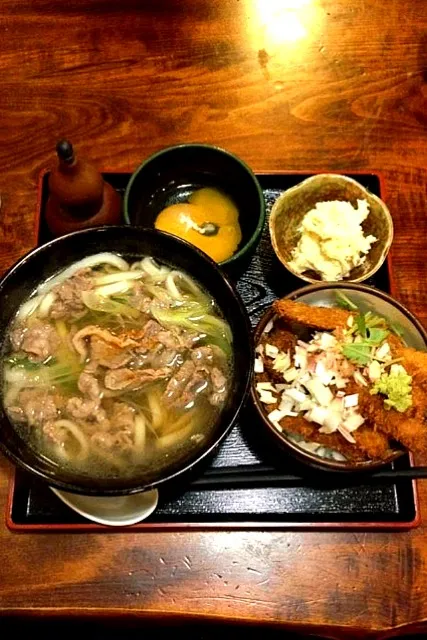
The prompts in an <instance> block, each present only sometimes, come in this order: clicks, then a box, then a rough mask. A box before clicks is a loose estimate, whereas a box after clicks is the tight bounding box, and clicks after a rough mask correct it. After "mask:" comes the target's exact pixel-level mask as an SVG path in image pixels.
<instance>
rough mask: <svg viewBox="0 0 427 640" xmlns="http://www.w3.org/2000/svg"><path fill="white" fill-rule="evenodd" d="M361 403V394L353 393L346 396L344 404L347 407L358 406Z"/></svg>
mask: <svg viewBox="0 0 427 640" xmlns="http://www.w3.org/2000/svg"><path fill="white" fill-rule="evenodd" d="M358 404H359V394H358V393H352V394H351V395H350V396H344V406H345V408H346V409H348V408H349V407H357V405H358Z"/></svg>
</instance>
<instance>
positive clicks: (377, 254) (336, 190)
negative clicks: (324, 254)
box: [269, 173, 393, 284]
mask: <svg viewBox="0 0 427 640" xmlns="http://www.w3.org/2000/svg"><path fill="white" fill-rule="evenodd" d="M358 199H365V200H367V201H368V203H369V210H370V213H369V216H368V217H367V218H366V220H365V221H364V222H363V224H362V228H363V231H364V233H365V235H369V234H372V235H374V236H375V237H376V238H378V240H377V242H375V243H374V244H373V245H372V247H371V250H370V251H369V253H368V255H367V258H366V260H365V262H364V263H363V264H362V265H360V266H359V267H355V268H354V269H353V270H352V271H351V272H350V275H349V276H348V277H347V278H344V280H343V282H362V281H363V280H367V279H368V278H370V277H371V276H373V275H374V273H375V272H376V271H378V269H379V268H380V267H381V265H382V264H383V262H384V260H385V259H386V257H387V254H388V252H389V249H390V245H391V243H392V241H393V220H392V217H391V215H390V212H389V210H388V208H387V206H386V205H385V204H384V202H383V201H382V200H380V198H378V197H377V196H376V195H374V194H373V193H371V192H370V191H368V190H367V189H365V187H362V185H361V184H359V183H358V182H356V180H353V179H352V178H347V177H346V176H342V175H336V174H332V173H324V174H319V175H315V176H312V177H311V178H307V179H306V180H303V181H302V182H300V184H297V185H296V186H295V187H291V188H290V189H288V190H287V191H285V192H284V193H282V195H281V196H279V198H278V199H277V200H276V202H275V203H274V205H273V208H272V210H271V214H270V222H269V225H270V237H271V242H272V245H273V249H274V251H275V253H276V255H277V257H278V258H279V260H280V262H281V263H282V264H283V265H284V266H285V267H286V268H287V269H288V270H289V271H290V272H291V273H293V275H295V276H296V277H297V278H301V280H305V281H306V282H310V283H312V284H315V283H317V282H322V279H321V277H320V275H319V274H318V273H316V272H315V271H305V272H304V273H302V274H299V273H296V272H295V271H294V270H293V269H292V267H291V266H290V265H289V263H290V261H291V253H292V250H293V249H294V247H295V246H296V245H297V244H298V240H299V238H300V232H299V231H298V229H299V227H300V225H301V221H302V219H303V217H304V216H305V214H306V213H308V211H310V209H313V207H315V205H316V203H317V202H322V201H326V200H347V201H349V202H351V204H352V205H353V206H354V207H356V206H357V202H356V201H357V200H358Z"/></svg>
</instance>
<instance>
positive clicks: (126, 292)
mask: <svg viewBox="0 0 427 640" xmlns="http://www.w3.org/2000/svg"><path fill="white" fill-rule="evenodd" d="M231 345H232V336H231V332H230V328H229V326H228V324H227V323H226V321H225V320H224V318H223V317H222V315H221V313H220V311H219V309H218V307H217V305H216V303H215V301H214V300H213V299H212V297H211V296H210V295H209V294H208V293H206V292H205V291H204V290H203V289H202V288H201V287H200V286H199V284H198V283H197V282H196V281H195V280H194V279H193V278H191V277H190V276H189V275H188V274H186V273H184V272H182V271H178V270H175V269H170V268H169V267H167V266H165V265H159V264H157V263H156V262H155V261H154V260H153V259H152V258H150V257H145V258H143V259H142V260H140V261H137V262H134V263H132V264H129V263H128V262H126V260H124V259H123V258H122V257H121V256H119V255H116V254H113V253H100V254H97V255H93V256H89V257H88V258H85V259H84V260H81V261H79V262H76V263H74V264H72V265H71V266H70V267H68V268H66V269H64V270H63V271H61V272H60V273H58V274H57V275H55V276H54V277H53V278H51V279H49V280H48V281H46V282H43V283H42V284H41V285H40V286H39V287H38V289H37V290H36V291H35V292H34V294H33V295H32V296H31V297H30V298H29V299H28V300H27V301H26V302H24V303H23V304H22V305H21V307H20V308H19V310H18V312H17V314H16V317H15V319H14V321H13V322H12V324H11V326H10V328H9V330H8V350H7V353H5V354H4V356H3V402H4V405H5V408H6V411H7V414H8V416H9V419H10V420H11V421H12V423H13V424H14V425H15V427H16V429H18V430H19V433H20V435H21V436H22V437H23V438H25V439H26V440H27V441H28V442H29V443H30V445H31V446H32V447H34V448H35V449H36V450H37V451H38V452H39V453H40V454H41V455H43V456H45V457H48V458H49V459H51V460H53V461H54V462H56V463H57V464H59V465H67V466H69V467H70V468H71V469H73V470H76V471H78V472H79V473H83V474H86V475H89V476H105V475H116V476H117V475H125V476H127V475H131V474H134V473H136V472H138V471H141V470H142V471H144V470H152V469H161V468H163V467H165V466H167V465H170V464H171V463H173V461H174V460H178V459H180V458H181V457H182V456H186V455H187V454H188V452H189V451H191V450H192V449H194V448H195V447H199V446H200V444H201V443H202V442H203V440H204V439H205V438H207V437H208V434H209V431H210V430H211V429H212V428H213V426H214V424H215V423H216V421H217V419H218V416H219V414H220V412H221V410H222V409H223V407H224V405H225V403H226V400H227V397H228V393H229V387H230V374H231V368H232V364H233V363H232V348H231Z"/></svg>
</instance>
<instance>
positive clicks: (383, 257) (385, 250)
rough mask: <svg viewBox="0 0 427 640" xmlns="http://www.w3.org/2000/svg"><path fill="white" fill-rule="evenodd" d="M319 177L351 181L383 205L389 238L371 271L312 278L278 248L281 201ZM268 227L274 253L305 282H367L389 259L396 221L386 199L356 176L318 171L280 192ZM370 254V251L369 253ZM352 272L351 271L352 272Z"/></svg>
mask: <svg viewBox="0 0 427 640" xmlns="http://www.w3.org/2000/svg"><path fill="white" fill-rule="evenodd" d="M319 178H323V179H324V178H330V179H333V180H335V181H337V182H349V183H350V184H352V185H355V186H357V187H358V188H360V189H361V190H362V191H363V192H364V193H365V194H366V195H367V197H368V198H371V199H372V200H374V201H375V202H377V204H378V205H379V206H380V207H381V209H382V211H383V213H384V215H385V218H386V220H387V222H388V224H387V238H386V241H385V243H384V247H383V250H382V252H381V255H380V258H379V260H378V261H377V262H376V263H375V264H374V265H373V266H372V267H371V269H370V270H369V271H367V272H366V273H365V274H363V275H361V276H359V277H358V278H351V277H347V278H344V279H343V280H329V281H328V280H318V279H316V278H311V277H310V276H307V275H305V274H304V273H297V272H296V271H294V269H292V267H290V266H289V263H288V262H287V261H286V260H285V259H284V258H283V256H282V255H281V252H280V251H279V248H278V244H277V241H276V233H275V229H274V224H275V222H276V219H277V218H278V216H279V214H280V211H279V207H280V205H281V203H282V202H283V201H284V200H286V197H287V196H289V194H291V193H294V192H296V191H298V190H300V189H304V188H305V187H306V186H307V185H309V184H310V183H311V182H315V181H316V180H318V179H319ZM268 228H269V232H270V240H271V244H272V247H273V250H274V253H275V255H276V257H277V259H278V260H279V261H280V263H281V264H282V265H283V266H284V267H285V268H286V269H287V270H288V271H289V272H290V273H291V274H292V275H293V276H295V277H296V278H299V279H300V280H303V281H304V282H309V283H310V284H317V283H320V284H321V283H325V284H335V283H336V282H343V283H348V284H350V283H354V284H357V283H362V282H365V281H366V280H368V279H369V278H372V276H373V275H375V273H376V272H377V271H378V269H380V267H381V266H382V265H383V264H384V262H385V260H386V259H387V256H388V253H389V251H390V248H391V245H392V243H393V238H394V223H393V217H392V215H391V213H390V210H389V208H388V206H387V204H386V203H385V202H384V200H382V199H381V198H380V197H379V196H377V195H376V194H375V193H372V191H370V190H369V189H368V188H367V187H364V186H363V184H360V182H358V181H357V180H355V179H354V178H350V177H349V176H346V175H344V174H342V173H316V174H314V175H312V176H309V177H308V178H305V179H304V180H302V181H301V182H299V183H298V184H296V185H294V186H293V187H290V188H289V189H286V191H284V192H283V193H282V194H280V196H279V197H278V198H277V199H276V200H275V202H274V204H273V206H272V208H271V213H270V217H269V221H268ZM367 255H369V253H368V254H367ZM350 274H351V272H350Z"/></svg>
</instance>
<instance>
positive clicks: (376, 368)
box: [368, 360, 381, 382]
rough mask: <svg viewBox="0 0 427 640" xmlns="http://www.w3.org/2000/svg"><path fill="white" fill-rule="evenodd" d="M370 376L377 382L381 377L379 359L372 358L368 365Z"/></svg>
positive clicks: (370, 378)
mask: <svg viewBox="0 0 427 640" xmlns="http://www.w3.org/2000/svg"><path fill="white" fill-rule="evenodd" d="M368 378H369V380H371V382H375V381H376V380H379V379H380V378H381V364H380V363H379V362H378V360H372V362H370V363H369V366H368Z"/></svg>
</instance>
